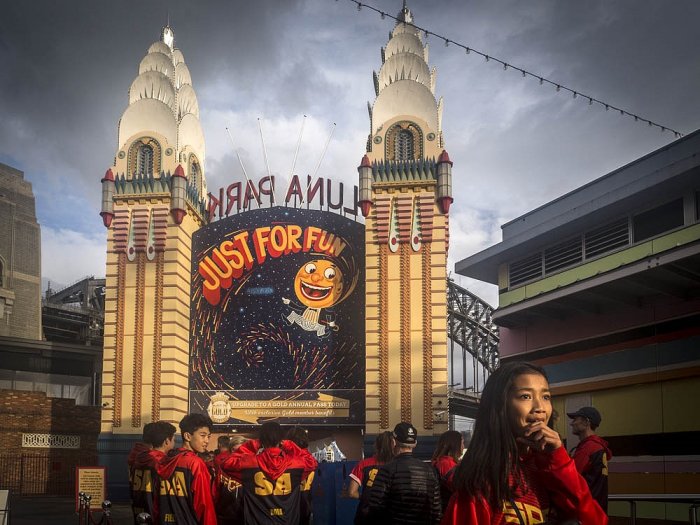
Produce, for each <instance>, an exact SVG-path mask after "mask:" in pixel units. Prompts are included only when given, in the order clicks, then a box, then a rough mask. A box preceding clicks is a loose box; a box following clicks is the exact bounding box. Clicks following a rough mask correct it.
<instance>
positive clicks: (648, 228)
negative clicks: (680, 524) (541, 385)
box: [456, 131, 700, 519]
mask: <svg viewBox="0 0 700 525" xmlns="http://www.w3.org/2000/svg"><path fill="white" fill-rule="evenodd" d="M699 159H700V131H696V132H694V133H692V134H690V135H688V136H686V137H683V138H681V139H679V140H677V141H675V142H673V143H671V144H670V145H668V146H666V147H664V148H661V149H659V150H658V151H655V152H653V153H650V154H648V155H646V156H645V157H642V158H640V159H638V160H636V161H634V162H632V163H630V164H629V165H627V166H624V167H622V168H620V169H618V170H616V171H614V172H612V173H609V174H607V175H605V176H603V177H601V178H599V179H597V180H595V181H593V182H591V183H589V184H587V185H585V186H583V187H581V188H578V189H576V190H574V191H572V192H571V193H568V194H566V195H564V196H562V197H560V198H558V199H556V200H554V201H552V202H550V203H548V204H545V205H543V206H541V207H540V208H537V209H536V210H533V211H531V212H529V213H527V214H525V215H523V216H522V217H518V218H517V219H514V220H513V221H511V222H509V223H507V224H505V225H503V227H502V230H503V241H502V242H501V243H499V244H497V245H495V246H492V247H490V248H488V249H486V250H484V251H482V252H480V253H477V254H475V255H472V256H471V257H468V258H466V259H464V260H462V261H460V262H458V263H457V265H456V270H457V272H458V273H460V274H462V275H466V276H469V277H473V278H476V279H480V280H483V281H486V282H490V283H493V284H496V285H498V287H499V307H498V309H497V310H496V312H495V314H494V317H493V318H494V321H495V322H496V323H497V324H498V325H499V326H500V327H501V328H500V336H501V346H500V355H501V358H502V359H503V360H514V359H518V360H528V361H533V362H535V363H538V364H540V365H543V366H544V367H545V369H546V370H547V371H548V373H549V376H550V383H551V385H552V387H553V392H554V394H555V400H556V401H555V408H556V409H557V411H558V412H559V414H560V415H561V418H560V420H559V423H558V430H559V431H560V433H562V435H565V436H566V437H567V441H568V446H569V448H571V447H573V446H574V445H576V442H577V441H576V438H575V436H573V435H571V433H570V429H569V427H568V423H569V421H568V418H566V417H565V413H567V412H572V411H575V410H576V409H578V408H579V407H581V406H585V405H593V406H595V407H596V408H598V409H599V410H600V412H601V414H602V416H603V422H602V425H601V426H600V428H599V433H600V434H601V435H602V436H604V437H605V439H607V440H608V441H609V442H610V445H611V448H612V450H613V454H614V456H615V457H614V458H613V460H612V462H611V463H610V465H609V472H610V490H611V493H691V492H699V491H700V456H699V455H698V448H697V443H698V440H700V422H699V421H700V420H698V418H697V417H696V415H697V414H698V412H700V353H699V352H698V348H699V345H700V160H699ZM674 512H680V514H679V516H682V517H683V519H687V509H686V508H684V509H681V510H673V509H672V508H671V507H669V508H668V509H667V508H664V507H663V505H658V506H657V507H656V508H655V510H654V509H653V510H652V517H662V518H666V517H668V518H671V517H673V513H674Z"/></svg>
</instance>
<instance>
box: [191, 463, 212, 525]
mask: <svg viewBox="0 0 700 525" xmlns="http://www.w3.org/2000/svg"><path fill="white" fill-rule="evenodd" d="M190 468H191V469H192V505H193V506H194V512H195V514H196V515H197V521H198V523H200V525H216V512H215V510H214V501H213V500H212V496H211V478H210V477H209V469H208V468H207V465H206V464H205V463H204V461H202V460H200V461H193V462H192V465H191V467H190Z"/></svg>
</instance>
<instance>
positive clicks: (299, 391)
mask: <svg viewBox="0 0 700 525" xmlns="http://www.w3.org/2000/svg"><path fill="white" fill-rule="evenodd" d="M192 253H193V257H192V260H193V267H192V301H191V323H192V326H191V335H190V410H191V411H201V412H208V413H209V415H210V416H211V418H212V420H213V421H214V423H216V424H219V425H224V426H230V425H246V424H257V423H260V422H263V421H266V420H270V419H276V420H278V421H280V422H281V423H298V424H302V425H305V426H312V425H334V426H335V425H345V426H347V425H359V426H361V425H363V424H364V382H365V333H364V297H365V294H364V283H365V276H364V226H363V225H362V224H360V223H357V222H356V221H354V220H352V219H348V218H345V217H343V216H341V215H338V214H335V213H332V212H324V211H320V210H303V209H294V208H287V207H281V206H280V207H274V208H270V209H261V210H253V211H249V212H245V213H241V214H238V215H235V216H232V217H228V218H226V219H222V220H219V221H217V222H214V223H213V224H211V225H209V226H207V227H205V228H202V229H201V230H199V231H197V232H196V233H195V234H194V236H193V239H192Z"/></svg>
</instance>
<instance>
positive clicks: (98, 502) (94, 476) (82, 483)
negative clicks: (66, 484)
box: [75, 467, 107, 512]
mask: <svg viewBox="0 0 700 525" xmlns="http://www.w3.org/2000/svg"><path fill="white" fill-rule="evenodd" d="M81 492H83V493H85V494H88V495H90V496H91V500H90V510H91V511H92V510H93V509H97V510H100V509H102V502H103V501H104V500H106V499H107V467H75V511H76V512H78V510H79V509H80V501H79V498H78V495H79V494H80V493H81Z"/></svg>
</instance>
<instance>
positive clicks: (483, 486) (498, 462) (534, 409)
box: [442, 363, 608, 525]
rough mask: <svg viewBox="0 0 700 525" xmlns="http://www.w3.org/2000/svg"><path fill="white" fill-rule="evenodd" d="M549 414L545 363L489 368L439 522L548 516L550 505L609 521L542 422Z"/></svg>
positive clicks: (532, 520)
mask: <svg viewBox="0 0 700 525" xmlns="http://www.w3.org/2000/svg"><path fill="white" fill-rule="evenodd" d="M551 414H552V402H551V395H550V392H549V383H548V381H547V377H546V375H545V372H544V370H542V369H541V368H539V367H537V366H535V365H531V364H529V363H505V364H503V365H501V366H500V367H499V368H498V369H497V370H496V371H495V372H494V373H493V374H491V377H489V379H488V381H487V383H486V386H485V387H484V392H483V394H482V397H481V403H480V405H479V411H478V414H477V418H476V425H475V427H474V435H473V437H472V440H471V443H470V445H469V448H468V450H467V452H466V454H465V455H464V458H463V459H462V462H461V463H460V464H459V466H458V467H457V471H456V473H455V479H454V487H455V494H454V495H453V496H452V499H450V503H449V505H448V507H447V509H446V510H445V514H444V516H443V520H442V525H449V524H459V525H465V524H478V525H487V524H491V525H501V524H503V525H505V524H508V523H515V524H519V525H533V524H536V523H548V521H547V516H548V514H549V510H550V508H556V515H557V519H558V520H561V521H559V522H558V523H563V522H564V520H573V521H572V523H576V521H578V522H580V523H581V525H605V524H607V523H608V517H607V516H606V515H605V513H604V512H603V511H602V510H601V508H600V506H599V505H598V504H597V503H596V502H595V501H594V500H593V498H592V497H591V493H590V491H589V489H588V485H586V482H585V481H584V479H583V478H582V477H581V476H580V475H579V474H578V472H576V467H575V465H574V462H573V460H572V459H571V458H570V457H569V455H568V454H567V453H566V449H564V447H562V443H561V438H560V437H559V434H557V433H556V432H555V431H554V430H552V429H551V428H549V427H548V426H547V422H548V421H549V418H550V416H551ZM567 523H568V521H567Z"/></svg>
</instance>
